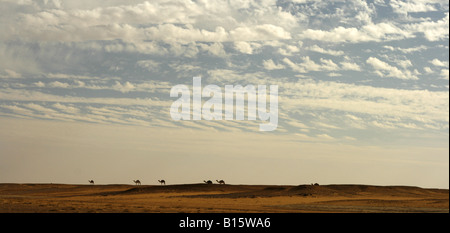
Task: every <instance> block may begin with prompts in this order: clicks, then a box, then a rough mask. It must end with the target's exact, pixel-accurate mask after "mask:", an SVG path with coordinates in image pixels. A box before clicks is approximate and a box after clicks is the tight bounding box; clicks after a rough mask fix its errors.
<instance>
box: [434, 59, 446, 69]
mask: <svg viewBox="0 0 450 233" xmlns="http://www.w3.org/2000/svg"><path fill="white" fill-rule="evenodd" d="M430 63H431V64H433V65H435V66H442V67H448V62H443V61H440V60H439V59H437V58H435V59H433V60H431V61H430Z"/></svg>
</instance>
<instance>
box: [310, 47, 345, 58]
mask: <svg viewBox="0 0 450 233" xmlns="http://www.w3.org/2000/svg"><path fill="white" fill-rule="evenodd" d="M305 49H307V50H310V51H313V52H318V53H323V54H328V55H332V56H342V55H344V51H339V50H332V49H323V48H321V47H319V46H318V45H313V46H311V47H307V48H305Z"/></svg>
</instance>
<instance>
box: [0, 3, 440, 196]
mask: <svg viewBox="0 0 450 233" xmlns="http://www.w3.org/2000/svg"><path fill="white" fill-rule="evenodd" d="M448 28H449V4H448V1H446V0H367V1H359V0H334V1H312V0H277V1H276V0H261V1H256V0H236V1H234V0H228V1H224V0H208V1H206V0H198V1H194V0H159V1H135V0H130V1H123V0H104V1H87V0H77V1H75V0H73V1H72V0H66V1H64V0H42V1H31V0H21V1H12V0H0V31H1V32H2V33H0V183H9V182H17V183H77V184H88V182H87V181H88V179H93V180H95V182H96V183H99V184H118V183H121V184H122V183H125V184H133V182H132V180H134V179H140V180H141V182H142V184H155V185H156V184H159V183H158V181H157V180H158V179H165V180H166V182H167V184H181V183H199V182H203V180H208V179H210V180H216V179H218V180H220V179H223V180H225V181H226V182H227V183H230V184H280V185H281V184H288V185H299V184H309V183H316V182H317V183H320V184H370V185H411V186H420V187H432V188H447V189H448V186H449V156H448V154H449V29H448ZM193 77H201V82H202V85H203V87H205V86H206V85H216V86H218V87H220V88H221V90H222V91H223V90H224V87H225V86H226V85H242V86H245V85H254V86H257V85H267V87H269V86H270V85H276V86H277V87H278V115H277V116H278V125H277V127H276V129H275V130H273V131H266V132H262V131H259V125H260V124H261V123H264V122H263V120H262V119H256V120H249V119H248V118H246V119H244V120H236V119H235V120H215V119H213V120H205V119H201V120H174V119H172V117H171V114H170V108H171V106H172V104H173V103H174V101H176V100H177V98H174V97H171V96H170V91H171V89H172V88H173V87H174V86H176V85H180V84H181V85H185V86H187V87H191V88H192V86H193ZM267 90H269V89H267ZM209 98H210V96H203V98H202V99H201V100H202V103H205V101H207V100H208V99H209Z"/></svg>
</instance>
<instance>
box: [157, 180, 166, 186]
mask: <svg viewBox="0 0 450 233" xmlns="http://www.w3.org/2000/svg"><path fill="white" fill-rule="evenodd" d="M158 182H159V183H161V185H163V184H164V185H166V181H165V180H158Z"/></svg>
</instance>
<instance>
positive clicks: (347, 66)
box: [340, 62, 361, 71]
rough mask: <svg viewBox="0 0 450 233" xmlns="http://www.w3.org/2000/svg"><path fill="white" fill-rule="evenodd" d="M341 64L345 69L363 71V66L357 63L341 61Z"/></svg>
mask: <svg viewBox="0 0 450 233" xmlns="http://www.w3.org/2000/svg"><path fill="white" fill-rule="evenodd" d="M340 64H341V67H342V69H343V70H354V71H361V67H360V66H359V65H358V64H356V63H351V62H341V63H340Z"/></svg>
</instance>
